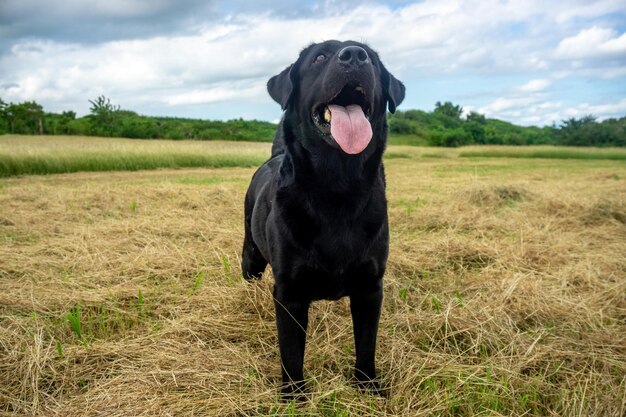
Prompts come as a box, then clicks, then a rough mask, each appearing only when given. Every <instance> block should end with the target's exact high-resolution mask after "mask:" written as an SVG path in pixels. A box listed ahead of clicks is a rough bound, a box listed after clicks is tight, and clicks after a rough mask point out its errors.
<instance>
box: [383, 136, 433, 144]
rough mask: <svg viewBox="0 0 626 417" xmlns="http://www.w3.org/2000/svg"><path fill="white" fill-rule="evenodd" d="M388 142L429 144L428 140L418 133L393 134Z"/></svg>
mask: <svg viewBox="0 0 626 417" xmlns="http://www.w3.org/2000/svg"><path fill="white" fill-rule="evenodd" d="M387 142H388V143H389V144H390V145H409V146H428V140H427V139H426V138H424V137H421V136H417V135H398V134H391V135H389V139H388V140H387Z"/></svg>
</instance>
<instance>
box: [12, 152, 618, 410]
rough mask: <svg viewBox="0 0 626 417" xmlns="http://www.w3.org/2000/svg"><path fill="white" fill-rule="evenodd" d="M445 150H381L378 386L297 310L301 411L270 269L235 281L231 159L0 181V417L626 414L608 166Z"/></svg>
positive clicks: (340, 341) (329, 312) (348, 343)
mask: <svg viewBox="0 0 626 417" xmlns="http://www.w3.org/2000/svg"><path fill="white" fill-rule="evenodd" d="M138 143H139V142H138ZM141 143H142V145H141V146H148V145H145V142H141ZM194 146H195V145H194ZM203 146H204V145H203ZM236 146H237V147H241V149H242V152H244V153H246V152H248V153H250V152H252V151H251V150H250V148H247V146H248V145H246V144H243V143H238V144H236ZM250 146H254V149H255V152H261V153H262V154H263V155H266V154H267V152H268V151H269V145H258V144H255V145H250ZM238 149H239V148H237V149H236V150H235V151H236V152H238ZM201 151H202V150H201V149H199V150H198V152H201ZM457 155H458V151H454V150H453V151H444V150H433V149H419V148H405V147H390V149H389V150H388V157H387V159H386V172H387V180H388V199H389V214H390V222H391V252H390V258H389V264H388V272H387V274H386V277H385V301H384V308H383V313H382V318H381V327H380V333H379V345H378V352H377V365H378V368H379V374H380V376H381V378H382V382H383V385H384V386H385V387H386V388H387V392H388V396H387V397H386V398H381V397H376V396H371V395H368V394H365V393H361V392H360V391H358V390H357V389H356V388H355V387H354V385H353V383H352V382H351V380H350V376H351V373H352V366H353V360H354V345H353V342H352V326H351V321H350V316H349V306H348V302H347V300H341V301H339V302H317V303H315V304H314V305H313V307H312V309H311V319H310V324H309V334H308V342H307V351H306V357H305V376H306V377H307V378H309V379H310V383H309V387H310V389H311V392H310V395H309V398H308V400H307V401H306V402H304V403H301V404H295V403H283V402H281V401H280V400H279V398H278V396H277V387H278V383H279V380H280V369H279V359H278V347H277V341H276V330H275V326H274V312H273V302H272V299H271V288H272V276H271V273H267V274H266V276H265V277H264V278H263V279H262V280H261V281H260V282H255V283H251V284H250V283H247V282H244V281H242V279H241V278H240V268H239V256H240V255H239V253H240V245H241V241H242V238H243V196H244V193H245V190H246V187H247V185H248V182H249V180H250V177H251V175H252V173H253V171H254V169H253V168H245V167H227V168H213V169H208V168H185V169H164V170H154V171H135V172H89V173H72V174H58V175H48V176H21V177H19V176H18V177H7V178H2V179H0V414H2V415H38V416H39V415H40V416H86V415H90V416H91V415H102V416H135V415H146V416H157V415H162V416H183V415H194V416H301V415H305V416H328V417H338V416H477V415H489V416H615V417H621V416H624V415H626V163H624V161H618V160H614V161H610V160H564V159H532V158H527V159H519V158H460V157H458V156H457Z"/></svg>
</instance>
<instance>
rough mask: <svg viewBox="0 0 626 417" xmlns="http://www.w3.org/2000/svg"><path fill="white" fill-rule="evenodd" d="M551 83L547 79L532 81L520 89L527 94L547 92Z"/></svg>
mask: <svg viewBox="0 0 626 417" xmlns="http://www.w3.org/2000/svg"><path fill="white" fill-rule="evenodd" d="M550 84H551V83H550V81H549V80H546V79H535V80H530V81H528V82H527V83H526V84H524V85H522V86H520V87H519V90H520V91H522V92H525V93H534V92H537V91H542V90H545V89H546V88H547V87H548V86H549V85H550Z"/></svg>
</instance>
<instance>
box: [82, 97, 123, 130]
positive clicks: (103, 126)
mask: <svg viewBox="0 0 626 417" xmlns="http://www.w3.org/2000/svg"><path fill="white" fill-rule="evenodd" d="M89 103H91V107H90V108H89V110H90V111H91V125H92V130H93V133H94V134H96V135H97V136H114V134H115V131H116V128H117V126H116V121H117V119H118V116H119V114H118V113H119V111H120V106H114V105H113V104H111V100H110V99H108V98H106V97H105V96H103V95H102V96H99V97H98V98H96V99H95V100H89Z"/></svg>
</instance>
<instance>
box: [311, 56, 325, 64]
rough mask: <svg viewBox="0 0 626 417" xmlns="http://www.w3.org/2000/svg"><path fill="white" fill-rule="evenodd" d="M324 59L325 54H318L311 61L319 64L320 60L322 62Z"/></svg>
mask: <svg viewBox="0 0 626 417" xmlns="http://www.w3.org/2000/svg"><path fill="white" fill-rule="evenodd" d="M324 61H326V55H324V54H320V55H318V56H316V57H315V60H313V63H315V64H319V63H320V62H324Z"/></svg>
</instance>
